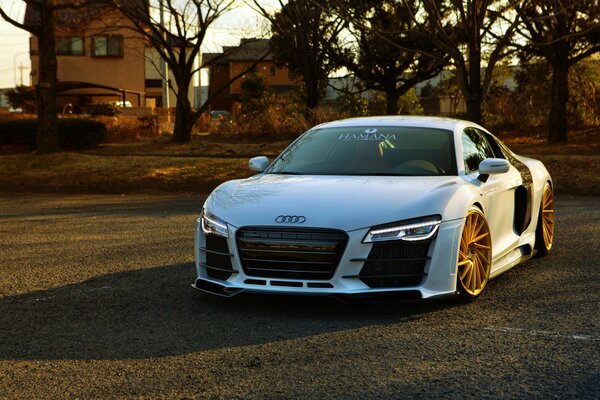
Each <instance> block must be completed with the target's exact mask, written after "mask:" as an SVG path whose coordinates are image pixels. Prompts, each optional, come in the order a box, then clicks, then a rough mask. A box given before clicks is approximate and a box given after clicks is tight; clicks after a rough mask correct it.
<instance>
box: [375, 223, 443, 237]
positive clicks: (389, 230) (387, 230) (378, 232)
mask: <svg viewBox="0 0 600 400" xmlns="http://www.w3.org/2000/svg"><path fill="white" fill-rule="evenodd" d="M439 224H440V221H428V222H421V223H418V224H411V225H403V226H397V227H393V228H385V229H378V230H374V231H371V235H381V234H384V233H392V232H400V231H407V230H409V229H416V228H425V227H427V226H437V225H439ZM433 232H435V229H434V230H433Z"/></svg>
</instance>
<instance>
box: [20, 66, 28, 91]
mask: <svg viewBox="0 0 600 400" xmlns="http://www.w3.org/2000/svg"><path fill="white" fill-rule="evenodd" d="M25 69H27V68H26V67H24V66H23V62H22V61H21V62H20V63H19V76H20V78H21V86H23V70H25Z"/></svg>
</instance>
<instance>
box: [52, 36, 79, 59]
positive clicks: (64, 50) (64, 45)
mask: <svg viewBox="0 0 600 400" xmlns="http://www.w3.org/2000/svg"><path fill="white" fill-rule="evenodd" d="M56 55H58V56H82V55H83V37H81V36H58V37H57V38H56Z"/></svg>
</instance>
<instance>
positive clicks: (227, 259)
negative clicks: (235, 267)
mask: <svg viewBox="0 0 600 400" xmlns="http://www.w3.org/2000/svg"><path fill="white" fill-rule="evenodd" d="M206 250H207V252H206V274H207V275H208V276H209V277H211V278H215V279H221V280H224V281H225V280H227V279H229V277H230V276H231V274H232V272H228V271H220V270H221V269H224V270H232V268H231V256H229V255H224V254H228V253H229V246H227V239H226V238H224V237H220V236H215V235H207V236H206ZM213 251H216V252H218V253H224V254H223V255H222V254H216V253H212V252H213ZM211 267H212V268H211ZM215 268H218V269H215Z"/></svg>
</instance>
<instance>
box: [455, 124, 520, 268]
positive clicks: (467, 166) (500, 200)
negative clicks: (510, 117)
mask: <svg viewBox="0 0 600 400" xmlns="http://www.w3.org/2000/svg"><path fill="white" fill-rule="evenodd" d="M490 140H491V138H488V137H487V135H486V134H485V132H483V131H481V130H479V129H476V128H465V129H464V130H463V132H462V137H461V145H462V153H463V163H464V173H465V178H466V179H467V180H468V181H470V182H471V183H472V184H474V185H477V186H479V187H480V188H481V192H482V195H483V197H484V198H485V201H484V202H485V210H484V211H485V216H486V219H487V221H488V225H489V228H490V234H491V235H492V256H493V257H497V256H502V255H503V254H504V253H505V252H506V251H508V250H510V249H512V248H513V247H514V246H515V244H516V242H517V241H518V239H519V236H518V235H517V234H516V233H515V231H514V228H513V227H514V215H515V190H516V188H517V187H519V186H520V185H521V175H520V174H519V172H518V171H517V170H516V169H515V168H514V166H512V165H511V167H510V169H509V171H508V172H506V173H503V174H497V175H489V176H488V177H487V179H480V175H479V171H478V169H479V163H480V162H481V161H482V160H483V159H485V158H505V157H504V155H503V153H502V152H501V151H499V150H498V149H497V146H493V144H492V143H490ZM495 149H496V150H495Z"/></svg>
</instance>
